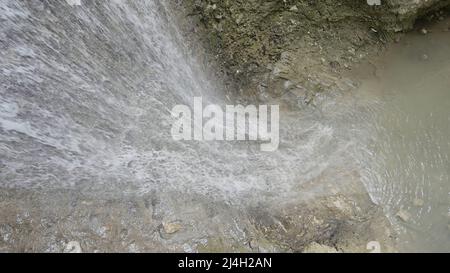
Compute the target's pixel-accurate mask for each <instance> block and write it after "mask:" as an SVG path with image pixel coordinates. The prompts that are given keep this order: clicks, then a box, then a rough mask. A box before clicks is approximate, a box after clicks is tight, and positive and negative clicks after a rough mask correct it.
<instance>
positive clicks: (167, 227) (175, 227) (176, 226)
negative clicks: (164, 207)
mask: <svg viewBox="0 0 450 273" xmlns="http://www.w3.org/2000/svg"><path fill="white" fill-rule="evenodd" d="M162 225H163V229H164V232H165V233H166V234H174V233H177V232H178V231H180V230H181V228H182V227H183V226H182V225H181V224H180V223H177V222H172V223H163V224H162Z"/></svg>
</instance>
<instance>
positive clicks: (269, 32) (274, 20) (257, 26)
mask: <svg viewBox="0 0 450 273" xmlns="http://www.w3.org/2000/svg"><path fill="white" fill-rule="evenodd" d="M174 2H175V5H177V6H183V7H185V8H186V9H187V13H188V16H189V17H190V18H191V19H190V20H191V22H193V24H194V25H196V26H195V27H194V28H192V27H189V29H186V31H187V32H201V33H203V34H202V35H200V37H203V41H204V44H206V47H207V49H208V50H209V51H212V52H213V54H214V55H215V57H216V59H217V60H218V62H219V63H220V66H221V67H223V68H224V70H225V73H226V74H228V76H229V77H232V78H233V79H234V81H235V82H238V88H240V89H242V91H243V92H244V93H245V94H250V95H256V96H257V97H258V98H259V99H264V97H265V96H267V95H268V94H267V93H269V94H270V95H271V96H273V95H275V96H279V95H280V94H282V93H284V92H286V91H289V90H292V89H297V91H296V92H297V93H299V94H302V95H303V96H305V99H306V101H309V100H310V99H311V98H310V96H313V94H304V93H305V90H308V91H309V92H312V93H315V92H318V91H323V90H324V89H333V88H337V86H336V78H339V76H340V74H341V72H342V71H345V70H347V69H349V68H351V67H352V66H354V64H356V63H359V62H361V60H365V59H367V57H370V56H373V55H375V54H377V53H378V52H380V50H382V49H383V48H384V45H385V44H386V43H387V42H390V41H392V40H393V38H394V35H395V33H396V32H400V31H405V30H409V29H410V28H411V27H412V25H413V23H414V21H415V20H416V19H417V18H418V17H420V16H422V15H424V14H426V13H427V12H430V11H432V10H434V9H437V8H441V7H443V6H446V5H448V4H449V3H450V1H448V0H414V1H413V0H389V1H384V0H383V1H381V5H376V3H377V2H378V1H366V0H364V1H363V0H359V1H355V0H345V1H334V0H326V1H306V0H283V1H282V0H267V1H262V2H261V1H257V0H251V1H229V0H228V1H216V0H183V1H174ZM371 2H372V3H374V5H369V4H368V3H371ZM189 25H192V24H189ZM286 86H287V88H286ZM298 89H302V90H303V91H302V90H298Z"/></svg>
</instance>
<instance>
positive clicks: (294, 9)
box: [289, 6, 298, 12]
mask: <svg viewBox="0 0 450 273" xmlns="http://www.w3.org/2000/svg"><path fill="white" fill-rule="evenodd" d="M289 10H290V11H293V12H297V11H298V8H297V6H292V7H291V8H290V9H289Z"/></svg>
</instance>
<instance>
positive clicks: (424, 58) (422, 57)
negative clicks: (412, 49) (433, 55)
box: [420, 54, 429, 61]
mask: <svg viewBox="0 0 450 273" xmlns="http://www.w3.org/2000/svg"><path fill="white" fill-rule="evenodd" d="M420 59H421V60H422V61H428V59H429V57H428V55H427V54H423V55H422V56H420Z"/></svg>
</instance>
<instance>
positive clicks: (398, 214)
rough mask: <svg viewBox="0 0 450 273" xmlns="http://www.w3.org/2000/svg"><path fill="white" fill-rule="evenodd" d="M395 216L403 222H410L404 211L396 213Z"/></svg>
mask: <svg viewBox="0 0 450 273" xmlns="http://www.w3.org/2000/svg"><path fill="white" fill-rule="evenodd" d="M396 216H397V217H398V218H399V219H400V220H402V221H403V222H409V220H411V214H409V213H408V212H407V211H405V210H400V211H399V212H397V214H396Z"/></svg>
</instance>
